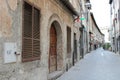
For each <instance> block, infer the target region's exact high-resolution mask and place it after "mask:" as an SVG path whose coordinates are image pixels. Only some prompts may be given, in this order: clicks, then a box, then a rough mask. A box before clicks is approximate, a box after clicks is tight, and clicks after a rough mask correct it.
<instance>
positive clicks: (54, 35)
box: [0, 0, 81, 80]
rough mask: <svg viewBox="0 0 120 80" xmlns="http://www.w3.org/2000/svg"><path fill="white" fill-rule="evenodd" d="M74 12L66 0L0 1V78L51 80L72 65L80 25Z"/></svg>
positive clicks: (5, 79) (77, 54)
mask: <svg viewBox="0 0 120 80" xmlns="http://www.w3.org/2000/svg"><path fill="white" fill-rule="evenodd" d="M74 3H75V4H77V6H78V9H77V10H79V11H80V7H79V0H76V1H75V2H74ZM73 15H74V16H79V15H78V14H77V12H76V10H74V6H72V5H71V3H70V2H69V1H67V0H0V80H48V79H49V80H52V79H55V78H57V77H59V76H60V75H61V74H62V73H64V72H65V71H67V70H68V69H69V68H70V67H71V66H72V65H74V64H75V63H76V62H77V61H78V60H79V59H80V52H79V46H80V45H79V39H80V32H79V27H81V26H80V25H78V26H75V25H74V17H73Z"/></svg>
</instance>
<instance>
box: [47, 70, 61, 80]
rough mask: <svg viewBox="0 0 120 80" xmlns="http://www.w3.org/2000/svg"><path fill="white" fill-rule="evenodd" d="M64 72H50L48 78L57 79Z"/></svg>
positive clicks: (50, 79) (49, 79)
mask: <svg viewBox="0 0 120 80" xmlns="http://www.w3.org/2000/svg"><path fill="white" fill-rule="evenodd" d="M62 74H63V71H54V72H52V73H50V74H48V80H56V79H57V78H58V77H60V76H61V75H62Z"/></svg>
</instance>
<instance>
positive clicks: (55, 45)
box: [49, 21, 63, 73]
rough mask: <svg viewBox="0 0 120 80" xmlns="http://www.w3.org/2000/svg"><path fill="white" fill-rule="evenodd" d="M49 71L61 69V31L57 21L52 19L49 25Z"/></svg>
mask: <svg viewBox="0 0 120 80" xmlns="http://www.w3.org/2000/svg"><path fill="white" fill-rule="evenodd" d="M49 36H50V43H49V44H50V47H49V73H51V72H54V71H58V70H59V71H60V70H62V66H63V54H62V31H61V27H60V25H59V23H58V22H57V21H54V22H53V23H52V24H51V27H50V34H49Z"/></svg>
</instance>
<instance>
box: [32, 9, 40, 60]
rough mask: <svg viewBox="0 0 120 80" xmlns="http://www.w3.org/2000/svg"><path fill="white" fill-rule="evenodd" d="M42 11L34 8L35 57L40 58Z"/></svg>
mask: <svg viewBox="0 0 120 80" xmlns="http://www.w3.org/2000/svg"><path fill="white" fill-rule="evenodd" d="M39 17H40V11H39V10H38V9H36V8H34V25H33V57H34V58H36V59H39V58H40V25H39V23H40V21H39Z"/></svg>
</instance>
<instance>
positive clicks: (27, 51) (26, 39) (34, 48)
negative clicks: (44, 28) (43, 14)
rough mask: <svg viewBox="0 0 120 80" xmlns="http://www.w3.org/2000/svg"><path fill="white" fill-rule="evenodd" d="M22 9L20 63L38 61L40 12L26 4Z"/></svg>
mask: <svg viewBox="0 0 120 80" xmlns="http://www.w3.org/2000/svg"><path fill="white" fill-rule="evenodd" d="M23 9H24V10H23V11H24V14H23V19H24V20H23V47H22V61H23V62H26V61H33V60H38V59H40V20H39V17H40V11H39V10H38V9H36V8H33V7H32V6H31V5H29V4H28V3H26V2H24V8H23ZM33 11H34V12H33Z"/></svg>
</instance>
